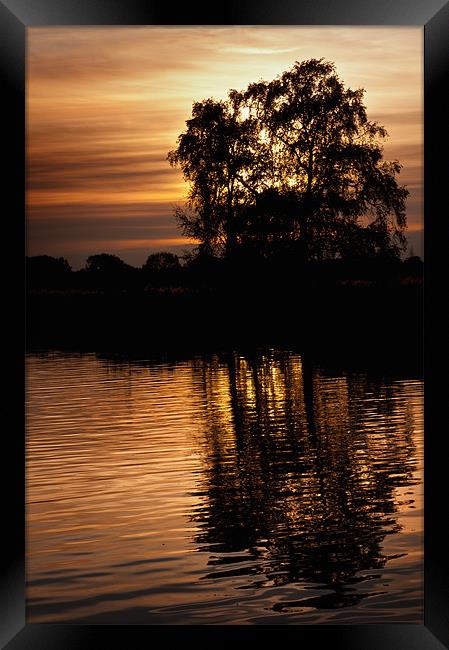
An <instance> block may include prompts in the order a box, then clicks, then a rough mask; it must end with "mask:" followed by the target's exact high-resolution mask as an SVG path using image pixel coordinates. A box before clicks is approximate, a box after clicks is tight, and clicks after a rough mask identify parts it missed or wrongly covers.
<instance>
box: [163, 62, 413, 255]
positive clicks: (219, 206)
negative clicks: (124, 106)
mask: <svg viewBox="0 0 449 650" xmlns="http://www.w3.org/2000/svg"><path fill="white" fill-rule="evenodd" d="M363 95H364V90H363V89H357V90H351V89H349V88H345V86H344V84H343V82H342V81H341V80H340V79H339V77H338V75H337V73H336V69H335V65H334V64H333V63H331V62H328V61H325V60H323V59H320V60H317V59H310V60H308V61H304V62H302V63H299V62H296V63H295V64H294V65H293V67H292V68H291V69H290V70H287V71H286V72H284V73H283V74H282V75H280V76H279V77H277V78H276V79H274V80H272V81H269V82H267V81H258V82H256V83H251V84H249V86H248V87H247V88H246V89H245V90H243V91H237V90H231V91H229V94H228V97H227V99H226V100H216V99H205V100H203V101H198V102H195V103H194V104H193V108H192V115H191V118H190V119H188V120H187V121H186V127H187V128H186V130H185V131H184V132H183V133H181V134H180V136H179V138H178V141H177V147H176V148H175V149H174V150H172V151H170V152H169V153H168V160H169V162H170V163H171V165H173V166H176V167H179V168H180V169H181V170H182V173H183V176H184V179H185V180H186V182H187V183H188V184H189V193H188V201H187V204H186V206H185V207H177V208H176V218H177V221H178V223H179V225H180V227H181V229H182V231H183V232H184V233H185V234H186V235H188V236H190V237H193V238H195V239H196V240H197V241H198V242H199V246H198V249H197V255H198V257H201V256H203V257H218V258H227V259H228V260H230V259H232V260H238V259H244V260H245V262H246V261H247V260H248V259H252V260H267V259H275V258H283V259H284V260H285V259H286V257H293V258H295V259H299V260H301V261H302V262H304V263H309V262H316V261H325V260H333V259H349V260H359V259H366V258H368V257H383V258H385V259H387V258H388V259H392V258H395V259H399V257H400V255H401V254H402V253H403V251H404V250H405V247H406V241H405V237H404V229H405V227H406V216H405V201H406V198H407V195H408V191H407V189H406V188H405V187H403V186H400V185H399V184H398V182H397V179H396V176H397V174H398V173H399V172H400V169H401V165H400V163H399V162H398V161H397V160H395V161H391V162H388V161H385V160H384V159H383V146H382V142H383V140H384V139H385V138H386V136H387V133H386V130H385V129H384V128H383V127H382V126H380V125H379V124H377V123H376V122H372V121H370V120H368V118H367V113H366V107H365V105H364V103H363Z"/></svg>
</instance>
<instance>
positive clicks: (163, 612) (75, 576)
mask: <svg viewBox="0 0 449 650" xmlns="http://www.w3.org/2000/svg"><path fill="white" fill-rule="evenodd" d="M26 417H27V442H26V463H27V466H26V471H27V603H28V607H27V619H28V622H30V623H36V622H50V621H54V622H63V621H64V622H65V621H67V622H75V621H76V622H86V623H90V622H92V623H96V622H98V623H127V622H128V623H151V624H155V623H156V624H257V623H269V624H284V623H288V624H300V623H313V624H316V623H361V624H364V623H384V622H416V623H420V622H422V619H423V483H422V473H423V386H422V381H420V380H417V379H412V378H410V379H404V378H401V379H398V378H396V379H395V378H391V377H389V378H386V377H379V376H374V375H370V374H369V373H366V374H361V373H350V372H347V373H342V372H336V371H334V372H330V371H326V370H324V369H323V368H320V367H317V366H315V365H312V364H311V363H310V362H308V361H306V360H305V358H303V357H301V356H300V355H298V354H295V353H292V352H288V351H278V350H271V351H269V352H267V353H264V354H262V353H260V354H258V355H252V356H249V355H241V354H237V353H235V354H232V355H227V356H220V357H219V356H209V357H208V358H195V359H192V360H191V361H183V362H179V363H171V362H170V363H169V362H164V363H162V362H150V361H148V362H146V361H140V362H132V363H131V362H123V361H121V362H120V361H111V360H107V359H101V358H98V357H97V356H96V355H93V354H91V355H76V354H71V355H69V354H62V353H54V354H48V355H29V356H28V357H27V411H26Z"/></svg>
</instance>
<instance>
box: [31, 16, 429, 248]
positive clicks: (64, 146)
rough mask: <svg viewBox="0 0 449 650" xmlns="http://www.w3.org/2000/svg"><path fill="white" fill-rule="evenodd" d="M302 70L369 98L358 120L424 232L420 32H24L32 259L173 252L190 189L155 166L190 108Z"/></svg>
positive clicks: (165, 167) (162, 165)
mask: <svg viewBox="0 0 449 650" xmlns="http://www.w3.org/2000/svg"><path fill="white" fill-rule="evenodd" d="M311 57H316V58H325V59H329V60H331V61H334V62H335V63H336V67H337V71H338V73H339V75H340V77H341V78H342V79H343V81H344V82H345V83H346V84H347V85H349V86H350V87H353V88H357V87H363V88H365V89H366V94H365V100H366V104H367V108H368V116H369V118H370V119H374V120H378V121H379V122H380V123H381V124H383V125H385V126H386V128H387V130H388V132H389V134H390V137H389V139H388V140H387V141H386V142H385V157H386V158H387V159H394V158H398V159H399V160H400V161H401V163H403V165H404V167H403V170H402V173H401V175H400V177H399V179H400V182H401V183H405V184H406V185H407V186H408V187H409V189H410V191H411V195H410V197H409V201H408V218H409V222H410V223H412V224H421V223H422V158H423V156H422V64H423V63H422V29H421V28H415V27H403V28H401V27H399V28H392V27H389V28H373V27H361V28H360V27H343V28H341V27H304V26H299V27H295V26H288V27H282V26H279V27H251V26H235V27H227V26H217V27H214V26H205V27H189V26H183V27H159V26H148V27H145V26H139V27H74V26H67V27H31V28H29V29H28V62H27V63H28V66H27V75H28V76H27V219H28V234H29V246H30V251H31V252H33V251H37V250H39V251H40V252H45V250H44V249H45V246H47V248H48V251H50V250H52V251H53V252H54V253H55V254H56V253H58V254H61V255H64V254H66V252H67V251H69V250H70V251H74V250H75V249H76V251H77V253H76V254H77V255H80V254H81V252H82V247H83V245H84V246H85V247H86V250H87V249H88V248H89V250H91V252H95V251H92V249H91V247H92V246H94V245H95V244H96V243H98V244H100V243H101V242H110V244H111V245H112V242H113V243H114V246H115V247H116V248H115V250H128V251H135V250H137V248H138V244H137V243H136V242H139V241H142V242H144V244H142V254H143V253H144V248H145V247H147V246H149V241H152V242H153V244H154V246H157V245H162V242H165V241H167V242H168V241H171V242H172V243H173V242H175V241H178V240H179V238H180V232H179V230H178V228H177V226H176V221H175V219H174V217H173V204H174V203H177V202H181V201H182V200H183V199H184V197H185V196H186V193H187V189H188V188H187V186H186V185H185V184H184V182H183V180H182V176H181V174H180V172H179V170H176V169H172V168H171V167H170V165H169V164H168V161H167V159H166V156H167V152H168V151H169V150H170V149H173V148H174V147H175V146H176V139H177V137H178V135H179V134H180V133H181V132H182V131H183V130H184V128H185V121H186V120H187V119H188V118H189V116H190V113H191V107H192V103H193V102H194V101H197V100H201V99H203V98H205V97H211V96H213V97H216V98H223V97H225V96H226V94H227V92H228V90H229V89H230V88H237V89H239V88H244V87H245V86H246V85H247V84H248V83H249V82H250V81H255V80H258V79H260V78H265V79H272V78H274V77H275V76H277V75H279V74H280V73H282V72H283V71H284V70H286V69H287V68H289V67H290V66H291V65H292V64H293V62H294V61H296V60H297V61H301V60H304V59H306V58H311ZM161 229H162V230H161ZM106 233H107V237H106ZM161 233H162V234H161ZM139 238H141V239H139ZM83 242H84V243H83ZM120 242H122V244H120ZM125 242H128V243H127V244H126V246H125ZM130 242H133V243H132V244H131V243H130ZM120 245H121V246H122V248H121V249H120ZM175 245H177V246H179V243H178V244H174V243H173V246H175ZM58 247H59V248H58ZM132 254H133V255H135V253H134V252H133V253H132ZM133 259H134V258H133Z"/></svg>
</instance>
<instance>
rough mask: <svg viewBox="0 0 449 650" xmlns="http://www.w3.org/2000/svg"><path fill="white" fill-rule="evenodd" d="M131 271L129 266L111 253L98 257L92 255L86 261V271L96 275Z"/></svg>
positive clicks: (101, 254) (100, 254)
mask: <svg viewBox="0 0 449 650" xmlns="http://www.w3.org/2000/svg"><path fill="white" fill-rule="evenodd" d="M129 269H131V267H130V266H129V264H126V262H124V261H123V260H122V259H120V257H118V256H117V255H111V254H110V253H99V254H98V255H91V256H90V257H88V258H87V260H86V271H89V272H94V273H117V272H120V271H126V270H129Z"/></svg>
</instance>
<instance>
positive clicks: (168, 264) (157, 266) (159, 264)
mask: <svg viewBox="0 0 449 650" xmlns="http://www.w3.org/2000/svg"><path fill="white" fill-rule="evenodd" d="M180 266H181V265H180V263H179V257H178V256H177V255H175V254H174V253H165V252H162V253H152V254H151V255H149V256H148V257H147V259H146V262H145V263H144V265H143V266H142V268H143V269H144V270H145V271H152V272H161V271H177V270H179V268H180Z"/></svg>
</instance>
